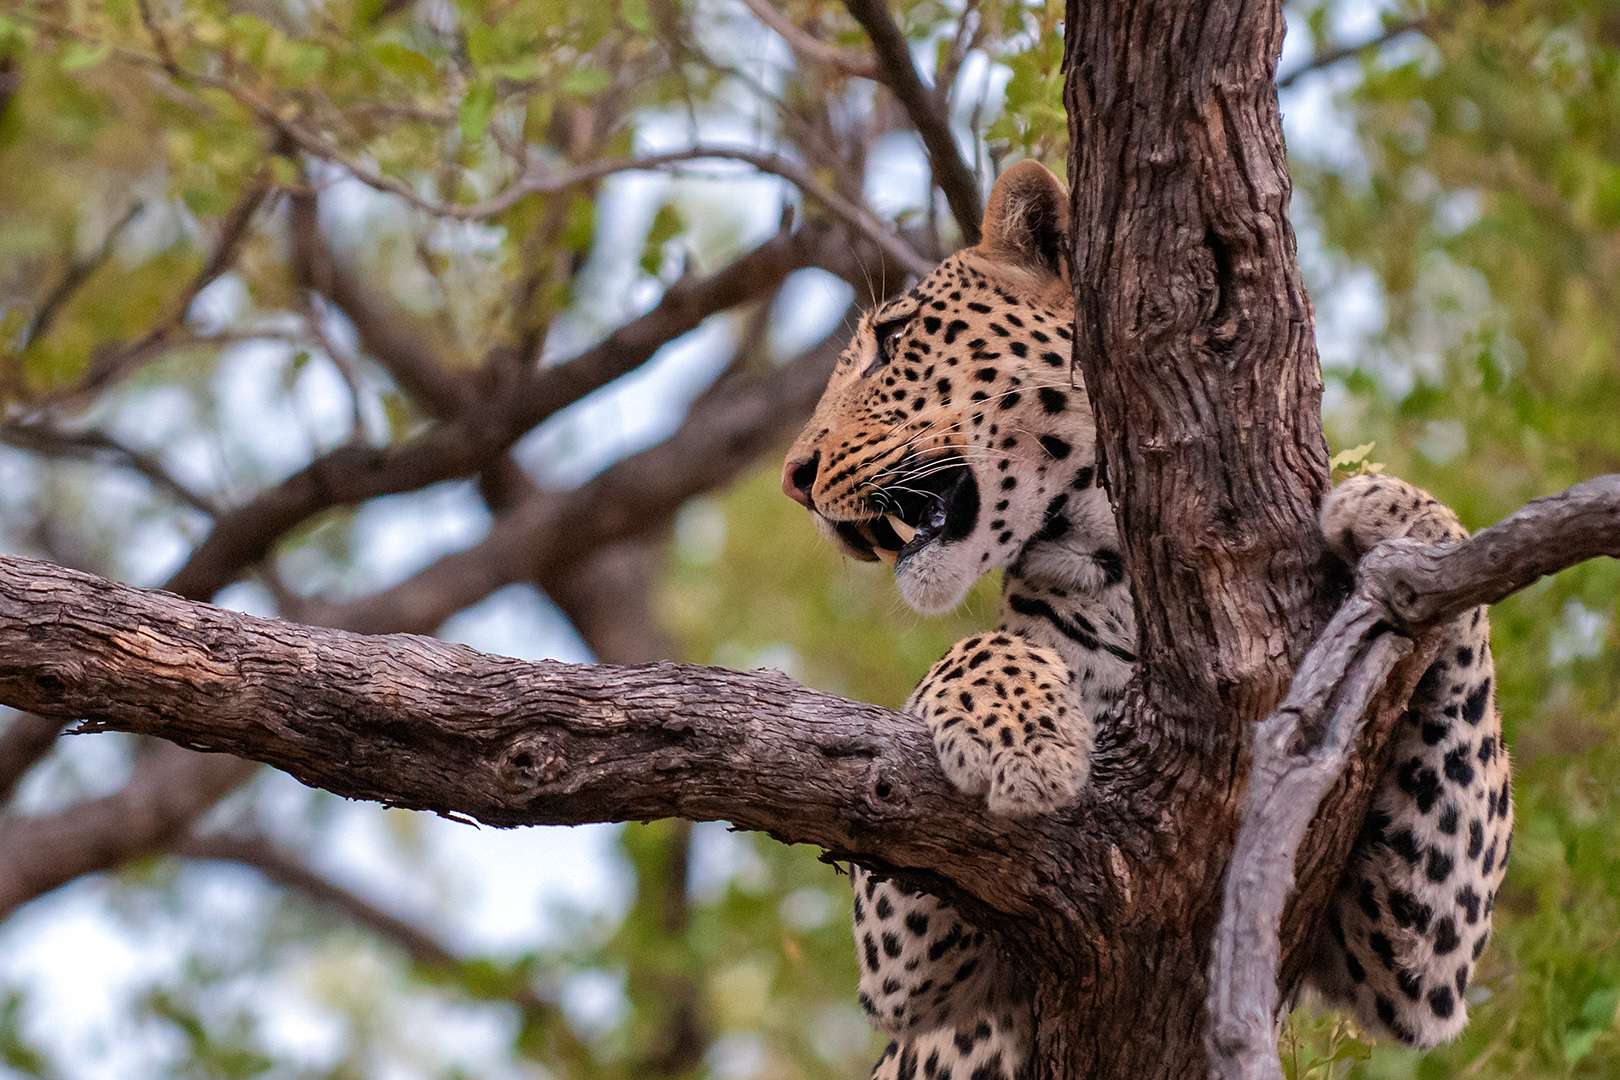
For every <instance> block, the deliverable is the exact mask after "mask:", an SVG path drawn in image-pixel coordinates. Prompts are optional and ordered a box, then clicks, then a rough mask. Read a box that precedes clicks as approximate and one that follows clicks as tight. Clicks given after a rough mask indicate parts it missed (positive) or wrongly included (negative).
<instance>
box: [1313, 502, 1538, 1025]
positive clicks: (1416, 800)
mask: <svg viewBox="0 0 1620 1080" xmlns="http://www.w3.org/2000/svg"><path fill="white" fill-rule="evenodd" d="M1322 532H1323V535H1325V536H1326V537H1327V540H1328V544H1329V546H1331V547H1332V548H1333V549H1334V551H1335V552H1337V553H1338V555H1339V556H1340V557H1341V558H1343V559H1344V560H1345V561H1346V562H1347V563H1349V564H1351V565H1352V566H1353V565H1355V564H1356V562H1357V561H1358V560H1360V558H1361V556H1362V555H1364V554H1365V553H1366V552H1367V551H1368V550H1370V549H1371V548H1372V547H1373V546H1374V545H1375V544H1377V543H1378V542H1379V541H1380V540H1385V539H1389V538H1392V537H1409V538H1411V539H1414V540H1423V541H1426V542H1428V543H1446V542H1450V541H1456V540H1461V539H1464V538H1465V537H1467V535H1468V533H1467V532H1466V531H1465V530H1464V529H1463V527H1462V525H1461V524H1460V523H1458V521H1457V516H1456V515H1455V514H1453V513H1452V512H1451V511H1450V510H1449V509H1447V508H1446V507H1444V506H1442V505H1440V503H1438V502H1436V501H1435V499H1434V498H1433V497H1431V496H1430V495H1429V494H1428V493H1426V492H1424V491H1421V490H1419V489H1418V488H1415V487H1413V486H1412V485H1411V484H1408V483H1406V482H1405V481H1402V480H1397V479H1395V478H1394V477H1389V476H1357V477H1353V478H1352V479H1350V480H1347V481H1345V482H1344V483H1343V484H1340V485H1339V486H1338V487H1337V488H1335V489H1334V490H1333V492H1332V493H1331V494H1329V495H1328V497H1327V499H1326V500H1325V501H1324V503H1323V506H1322ZM1495 670H1496V669H1495V662H1494V660H1493V659H1492V657H1491V628H1490V622H1489V621H1488V620H1487V619H1486V617H1485V609H1484V608H1483V607H1480V608H1475V609H1473V610H1472V611H1469V612H1465V613H1464V614H1462V615H1460V616H1458V617H1457V618H1456V619H1454V620H1453V621H1452V622H1451V623H1449V624H1448V625H1447V626H1446V628H1445V641H1444V644H1443V646H1442V648H1441V652H1440V657H1439V658H1438V659H1437V660H1436V661H1435V662H1434V664H1433V665H1432V666H1431V667H1430V668H1429V670H1428V671H1427V672H1425V673H1424V676H1423V679H1422V681H1421V682H1420V683H1419V684H1418V688H1417V691H1416V692H1415V693H1414V694H1413V696H1412V701H1411V703H1410V704H1409V705H1408V707H1407V711H1406V714H1405V715H1404V716H1403V717H1402V718H1401V720H1400V721H1399V723H1398V725H1397V727H1396V730H1395V734H1394V746H1393V747H1392V748H1391V755H1390V775H1389V776H1386V777H1385V778H1384V782H1383V783H1382V784H1381V786H1380V787H1379V789H1378V791H1377V793H1376V795H1375V796H1374V799H1373V804H1372V807H1371V809H1370V810H1369V811H1368V814H1367V820H1366V822H1365V824H1364V825H1363V826H1362V833H1361V837H1360V839H1359V841H1358V842H1357V845H1356V848H1355V851H1354V852H1353V853H1352V855H1351V859H1350V865H1349V867H1348V869H1347V870H1346V871H1345V878H1344V881H1343V884H1342V885H1341V886H1340V889H1339V892H1338V894H1337V895H1336V896H1335V898H1334V900H1333V904H1332V909H1331V911H1330V912H1329V915H1328V920H1327V926H1326V930H1325V933H1326V935H1327V937H1326V938H1325V939H1324V941H1323V947H1322V949H1321V951H1320V961H1319V964H1318V970H1317V972H1316V973H1315V978H1314V981H1315V983H1316V984H1317V985H1318V987H1319V988H1320V989H1322V990H1323V991H1324V992H1325V993H1326V994H1327V995H1328V996H1329V997H1330V998H1332V999H1335V1000H1337V1001H1340V1002H1343V1003H1346V1004H1350V1005H1352V1006H1353V1007H1354V1008H1355V1010H1356V1012H1357V1014H1358V1015H1360V1017H1361V1018H1362V1020H1363V1022H1364V1023H1366V1024H1367V1025H1368V1026H1370V1027H1372V1028H1373V1029H1374V1030H1377V1031H1381V1032H1384V1033H1385V1034H1388V1035H1392V1036H1394V1037H1395V1038H1397V1039H1400V1040H1401V1041H1402V1042H1406V1043H1411V1044H1413V1045H1417V1046H1433V1045H1436V1044H1437V1043H1442V1042H1446V1041H1447V1040H1450V1039H1453V1038H1455V1037H1456V1036H1457V1035H1458V1033H1459V1032H1461V1031H1462V1029H1463V1026H1464V1025H1465V1024H1466V1023H1467V1022H1468V1005H1467V1002H1466V998H1465V996H1464V995H1465V994H1466V992H1467V990H1468V984H1469V980H1470V978H1471V977H1472V976H1473V972H1474V967H1475V964H1476V963H1477V961H1478V960H1479V956H1480V954H1481V953H1482V952H1483V951H1484V950H1485V945H1486V942H1487V941H1489V939H1490V936H1491V912H1492V910H1493V909H1494V908H1495V906H1496V891H1497V889H1498V888H1499V887H1500V886H1501V884H1502V876H1503V874H1504V873H1506V871H1507V857H1508V849H1509V847H1510V846H1511V845H1512V842H1513V796H1512V792H1511V791H1510V788H1509V778H1508V752H1507V747H1506V745H1505V744H1504V743H1503V742H1502V721H1501V717H1500V716H1498V715H1497V712H1496V700H1495Z"/></svg>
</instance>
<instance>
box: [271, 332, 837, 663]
mask: <svg viewBox="0 0 1620 1080" xmlns="http://www.w3.org/2000/svg"><path fill="white" fill-rule="evenodd" d="M846 322H847V320H846ZM847 335H848V330H847V328H846V326H845V325H840V326H839V327H838V329H836V330H835V331H834V332H833V333H832V334H831V335H829V336H828V337H827V338H826V339H824V340H823V341H822V342H820V343H819V344H817V345H816V346H814V347H812V348H811V349H810V350H808V351H807V352H806V353H805V354H803V355H801V356H800V357H798V358H797V359H795V360H794V361H792V362H791V363H789V364H786V365H784V366H782V367H780V368H777V369H774V370H771V371H768V372H766V373H764V374H762V375H759V376H756V377H753V378H751V379H747V380H741V381H739V384H738V385H735V386H731V387H728V388H727V389H726V390H725V391H724V392H721V393H715V394H712V395H708V396H706V397H705V398H702V399H700V400H699V401H698V402H696V403H695V404H694V406H693V408H692V411H691V413H689V414H688V416H687V418H686V420H685V421H684V422H683V423H682V425H681V427H680V429H679V430H677V431H676V433H675V434H674V435H672V436H671V437H670V438H668V439H666V440H665V441H664V442H662V443H659V444H657V445H656V446H653V447H650V448H648V449H646V450H643V451H642V452H640V453H639V454H633V455H631V456H630V457H628V458H626V459H624V460H623V461H620V462H618V463H616V464H614V465H612V466H610V467H609V468H608V469H606V470H605V471H604V472H602V473H601V474H600V475H598V476H597V477H595V478H594V479H592V480H590V481H588V482H587V483H585V484H584V485H582V486H581V487H579V488H575V489H573V490H571V491H566V492H557V491H543V490H539V489H532V488H531V489H529V491H528V494H527V495H526V497H523V498H522V499H521V500H520V501H519V502H518V503H517V505H515V506H513V507H512V508H511V509H510V510H508V511H507V512H506V513H504V514H502V515H501V516H500V517H499V518H497V519H496V521H495V524H494V525H493V526H492V527H491V528H490V531H489V533H488V534H487V535H486V536H485V537H484V539H483V540H481V541H479V542H478V543H477V544H475V545H473V546H472V547H470V548H467V549H466V550H464V551H459V552H455V553H453V554H450V555H446V556H444V557H443V558H441V559H439V560H438V561H437V562H434V563H432V564H430V565H429V566H427V567H425V568H424V569H422V570H420V571H418V572H417V573H416V574H414V575H412V576H411V577H409V578H407V579H406V580H404V581H402V582H400V583H399V584H398V585H396V586H394V587H392V588H389V589H385V590H383V591H381V592H378V593H374V594H372V595H370V596H366V597H361V598H360V599H357V600H353V601H349V602H347V603H344V604H341V605H327V604H323V603H320V602H318V601H317V602H312V603H310V604H308V605H306V606H304V607H303V608H301V609H300V611H299V613H298V614H299V615H300V617H302V618H306V619H308V620H309V621H312V622H317V623H320V624H321V625H323V626H335V627H341V628H343V629H346V630H354V631H359V632H361V633H387V632H397V631H401V630H404V631H408V632H411V633H421V634H427V633H432V632H433V631H435V630H436V629H438V627H439V625H440V624H441V623H443V622H444V620H445V619H447V618H449V617H450V616H451V615H453V614H455V613H456V612H457V611H460V610H462V609H463V608H465V607H468V606H470V605H472V604H475V603H477V602H478V601H479V600H482V599H483V598H484V597H485V596H488V595H489V594H490V593H492V592H494V591H495V590H496V589H499V588H502V587H504V586H507V585H512V584H516V583H519V582H524V581H532V580H536V579H544V578H546V577H547V576H549V575H550V574H552V573H555V572H556V570H557V568H558V567H559V566H565V565H567V564H568V563H570V562H572V561H573V560H574V558H576V557H577V553H579V552H581V551H595V550H598V549H599V548H601V547H603V546H606V545H608V544H611V543H614V542H617V541H619V540H624V539H628V538H631V537H635V536H639V535H641V534H643V533H644V532H645V531H646V530H647V529H648V528H651V527H656V526H657V524H658V523H659V522H661V521H663V520H665V519H666V518H667V517H668V516H669V515H671V514H673V513H674V512H675V511H676V510H677V509H678V508H679V507H680V505H681V503H683V502H685V501H686V500H687V499H689V498H691V497H692V496H693V495H697V494H700V493H702V492H704V491H712V490H714V489H715V488H717V487H719V486H721V485H722V484H724V483H726V482H728V481H729V480H730V479H732V478H733V477H735V476H736V475H738V474H739V473H740V472H741V471H742V470H743V469H745V468H747V467H748V466H749V465H751V464H752V463H753V462H755V461H756V460H758V458H759V455H760V454H761V453H763V452H764V451H765V450H766V449H768V448H770V447H772V446H775V445H777V444H779V443H781V442H782V441H783V440H784V439H786V438H787V437H788V436H789V435H791V434H792V432H793V429H795V428H797V427H798V426H799V425H801V424H802V423H804V421H805V419H806V418H807V417H808V416H809V414H810V411H811V410H812V409H813V408H814V406H815V402H816V399H817V398H818V397H820V395H821V391H822V389H823V388H824V387H825V386H826V384H827V377H828V375H830V374H831V372H832V368H833V365H834V363H835V362H836V361H837V358H838V354H839V352H840V351H841V350H842V349H843V345H844V342H845V340H847Z"/></svg>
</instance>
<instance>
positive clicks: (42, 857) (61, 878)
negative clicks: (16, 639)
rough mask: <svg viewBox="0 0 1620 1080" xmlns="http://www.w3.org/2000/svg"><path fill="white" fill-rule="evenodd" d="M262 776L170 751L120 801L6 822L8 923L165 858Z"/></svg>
mask: <svg viewBox="0 0 1620 1080" xmlns="http://www.w3.org/2000/svg"><path fill="white" fill-rule="evenodd" d="M0 623H4V624H5V625H7V626H8V627H9V626H10V625H12V624H11V623H10V621H9V620H8V619H3V618H0ZM49 715H50V717H51V718H53V719H58V720H66V719H70V718H69V717H63V716H61V714H60V713H59V712H52V713H50V714H49ZM254 768H255V766H254V764H253V763H252V762H251V761H243V760H241V759H240V758H234V757H227V756H225V755H221V754H206V755H204V754H194V753H192V752H191V751H189V750H182V749H180V748H179V747H177V746H163V747H159V748H158V749H157V750H156V751H154V752H153V753H151V754H148V755H146V756H145V757H143V758H142V759H141V760H140V762H139V764H137V765H136V767H135V775H134V776H133V777H131V778H130V781H129V783H127V784H125V785H124V787H123V788H122V790H120V791H118V792H117V793H116V794H113V795H109V796H107V797H106V798H102V799H93V800H91V801H89V802H84V803H79V804H78V805H76V806H72V807H69V808H68V809H66V810H64V811H62V812H61V813H59V814H54V815H52V816H50V817H43V818H26V817H15V816H12V817H4V818H0V918H4V917H5V916H6V915H8V914H10V913H11V911H12V910H13V909H14V908H16V907H17V905H19V904H21V903H24V902H25V901H28V900H32V899H33V898H34V897H36V896H39V895H40V894H42V893H45V892H48V891H50V890H51V889H54V888H56V887H57V886H59V885H63V884H65V883H67V882H69V881H72V880H73V879H74V878H76V877H79V876H80V875H82V874H88V873H92V872H94V871H97V870H107V869H111V868H112V867H115V866H118V865H120V864H122V863H125V862H128V861H129V860H131V859H135V858H139V857H140V856H143V855H152V854H155V853H157V852H159V851H162V850H164V849H165V848H167V847H168V846H169V845H170V844H171V843H173V842H174V840H175V839H176V838H177V837H179V836H183V835H185V833H186V831H187V830H189V829H190V828H191V824H192V822H193V821H195V820H196V819H197V817H198V816H199V815H200V814H202V813H203V812H204V811H205V810H207V809H208V808H209V807H211V806H213V805H214V804H215V803H216V802H218V801H219V800H220V799H221V798H222V797H224V795H225V794H226V793H227V792H229V791H231V790H232V789H233V788H235V787H236V786H237V785H238V784H240V783H241V782H242V781H243V780H245V779H247V777H248V775H249V774H250V773H252V771H253V769H254Z"/></svg>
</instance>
